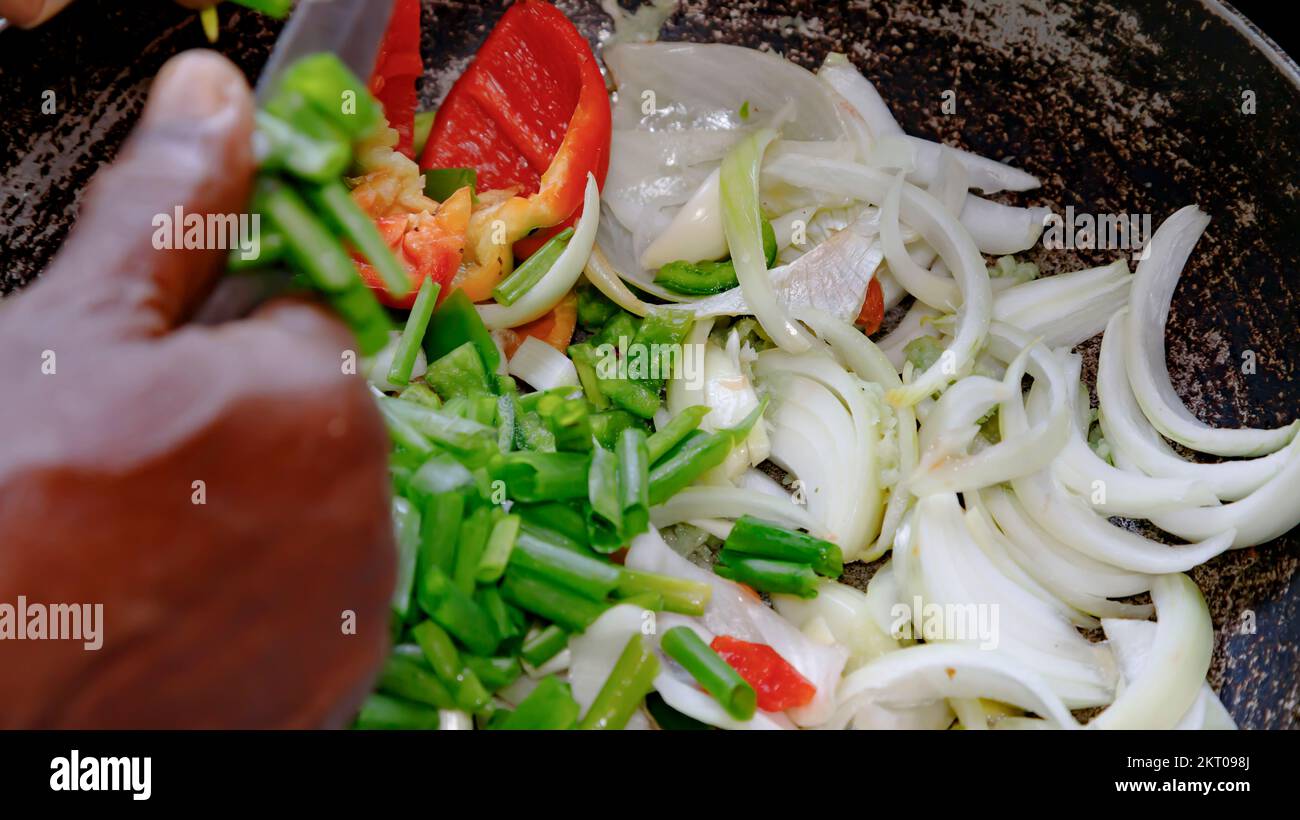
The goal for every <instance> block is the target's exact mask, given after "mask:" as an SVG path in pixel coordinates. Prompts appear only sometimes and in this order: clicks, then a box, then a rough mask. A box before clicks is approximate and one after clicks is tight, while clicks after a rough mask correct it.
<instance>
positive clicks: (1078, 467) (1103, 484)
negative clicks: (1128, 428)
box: [1030, 354, 1218, 540]
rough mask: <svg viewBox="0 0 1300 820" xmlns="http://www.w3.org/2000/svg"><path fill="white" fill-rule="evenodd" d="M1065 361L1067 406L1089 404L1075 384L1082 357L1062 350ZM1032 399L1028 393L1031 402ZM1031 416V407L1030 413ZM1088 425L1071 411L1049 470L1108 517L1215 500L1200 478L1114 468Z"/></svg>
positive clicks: (1138, 514)
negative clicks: (1065, 437)
mask: <svg viewBox="0 0 1300 820" xmlns="http://www.w3.org/2000/svg"><path fill="white" fill-rule="evenodd" d="M1063 361H1064V362H1065V363H1066V365H1067V375H1066V378H1067V381H1068V382H1069V384H1070V386H1071V390H1072V395H1071V396H1070V398H1069V402H1070V404H1071V406H1076V407H1077V406H1080V405H1081V406H1082V407H1087V397H1086V396H1084V395H1083V394H1082V392H1081V390H1080V388H1081V385H1080V383H1079V372H1080V368H1081V367H1082V361H1081V360H1080V358H1079V357H1078V356H1077V355H1074V354H1066V356H1065V357H1064V358H1063ZM1032 399H1033V397H1032V396H1031V403H1032ZM1034 415H1035V413H1034V409H1033V408H1032V406H1031V408H1030V417H1031V418H1033V417H1034ZM1086 423H1087V422H1086V419H1085V418H1082V417H1081V415H1080V413H1079V412H1075V413H1072V414H1070V439H1069V441H1068V442H1067V443H1066V445H1065V447H1064V448H1063V449H1062V450H1061V453H1060V455H1059V456H1057V458H1056V460H1055V461H1054V462H1052V473H1053V475H1055V476H1056V478H1057V479H1059V480H1060V482H1061V484H1062V485H1063V486H1064V487H1065V488H1066V489H1068V490H1070V491H1071V492H1073V493H1074V494H1075V495H1077V496H1079V497H1080V498H1083V499H1086V500H1087V501H1088V503H1089V504H1091V505H1092V507H1093V508H1094V509H1096V510H1097V511H1098V512H1100V513H1104V514H1105V515H1108V516H1110V515H1119V516H1129V517H1134V518H1149V517H1151V516H1152V515H1154V514H1157V513H1163V512H1170V511H1173V510H1180V509H1184V508H1187V507H1196V506H1200V505H1203V504H1217V503H1218V499H1217V498H1216V497H1215V495H1214V491H1213V490H1212V489H1211V488H1210V486H1209V485H1207V484H1205V483H1203V482H1198V481H1186V480H1183V479H1177V478H1151V477H1150V476H1147V475H1143V474H1142V473H1139V472H1134V471H1131V470H1121V469H1117V468H1115V467H1112V466H1111V465H1110V464H1108V463H1107V462H1105V461H1103V460H1102V459H1101V458H1100V457H1098V455H1097V454H1096V453H1094V452H1093V450H1092V448H1091V447H1089V446H1088V441H1087V438H1086V431H1085V429H1084V425H1085V424H1086ZM1189 540H1197V539H1189Z"/></svg>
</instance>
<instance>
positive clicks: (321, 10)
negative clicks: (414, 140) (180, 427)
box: [192, 0, 394, 324]
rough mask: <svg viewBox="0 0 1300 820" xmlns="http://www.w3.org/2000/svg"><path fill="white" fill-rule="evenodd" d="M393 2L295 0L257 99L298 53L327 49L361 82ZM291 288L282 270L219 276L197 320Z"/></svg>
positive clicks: (243, 310) (233, 313)
mask: <svg viewBox="0 0 1300 820" xmlns="http://www.w3.org/2000/svg"><path fill="white" fill-rule="evenodd" d="M393 2H394V0H298V4H297V5H296V6H294V11H293V14H292V16H290V18H289V22H288V23H287V24H286V25H285V27H284V31H283V32H281V34H280V37H279V39H277V40H276V41H275V48H274V49H273V50H272V52H271V58H270V59H269V60H268V61H267V63H266V67H265V68H264V69H262V75H261V77H259V78H258V81H257V101H258V103H259V104H260V103H262V102H264V101H265V100H266V99H267V98H268V97H270V96H271V95H272V94H273V93H275V87H276V85H277V84H278V83H279V80H280V75H282V74H283V73H284V72H285V70H286V69H288V68H289V66H291V65H293V64H294V63H295V62H297V60H298V59H299V58H300V57H305V56H307V55H308V54H316V53H318V52H321V51H328V52H331V53H333V54H335V55H337V56H338V58H339V59H340V60H342V61H343V63H344V64H345V65H347V67H348V68H350V69H352V73H353V74H356V75H357V76H358V77H360V78H362V79H363V80H365V79H368V78H369V77H370V75H371V74H372V73H374V70H375V60H376V59H377V58H378V56H379V46H380V43H382V42H383V39H384V33H385V32H386V31H387V30H388V21H389V18H390V17H392V13H393ZM292 290H294V287H293V284H292V281H291V277H290V276H289V275H288V273H287V272H284V271H265V272H260V273H248V274H240V275H239V276H223V277H221V279H220V280H218V282H217V285H216V287H215V288H213V290H212V293H211V294H209V296H208V298H207V300H206V301H205V302H204V303H203V304H202V305H201V306H200V307H199V309H198V310H197V311H196V312H195V314H194V317H193V319H192V321H194V322H196V323H198V324H219V323H221V322H224V321H229V320H231V319H238V318H240V317H243V316H247V315H248V314H249V313H250V312H252V310H253V309H254V308H255V307H257V306H258V305H260V304H261V303H263V302H265V301H268V300H269V299H272V298H274V297H276V296H279V295H282V294H284V293H288V292H290V291H292Z"/></svg>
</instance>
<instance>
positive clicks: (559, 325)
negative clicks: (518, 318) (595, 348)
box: [502, 293, 578, 359]
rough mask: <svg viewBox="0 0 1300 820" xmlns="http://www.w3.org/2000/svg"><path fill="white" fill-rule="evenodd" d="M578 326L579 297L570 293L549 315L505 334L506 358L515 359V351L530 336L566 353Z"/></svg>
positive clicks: (544, 315) (511, 329)
mask: <svg viewBox="0 0 1300 820" xmlns="http://www.w3.org/2000/svg"><path fill="white" fill-rule="evenodd" d="M577 326H578V295H577V294H576V293H570V294H569V295H568V296H566V297H564V298H563V299H561V300H560V303H559V304H558V305H556V306H555V307H553V308H551V310H550V312H549V313H545V314H543V315H542V316H539V317H538V318H536V319H534V320H533V321H531V322H528V323H527V324H522V325H519V326H518V327H512V328H510V329H509V330H507V331H504V332H503V334H502V335H503V336H504V340H503V345H502V346H503V347H504V348H505V351H506V358H507V359H512V358H514V355H515V351H516V350H518V349H519V346H520V345H521V344H523V343H524V339H526V338H528V337H529V336H532V337H533V338H535V339H537V340H538V341H539V342H546V343H547V344H548V345H550V346H551V347H553V348H555V349H556V350H558V351H560V352H561V353H565V352H566V351H567V350H568V349H569V343H570V342H572V341H573V329H574V328H575V327H577Z"/></svg>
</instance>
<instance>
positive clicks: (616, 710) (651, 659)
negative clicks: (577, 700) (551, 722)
mask: <svg viewBox="0 0 1300 820" xmlns="http://www.w3.org/2000/svg"><path fill="white" fill-rule="evenodd" d="M679 628H680V627H679ZM658 674H659V658H658V657H657V656H656V655H655V653H654V649H652V648H651V646H650V644H649V642H648V641H646V639H645V638H644V637H643V636H642V635H641V633H639V632H638V633H636V634H634V635H633V636H632V637H631V638H630V639H629V640H628V642H627V646H626V647H625V648H624V649H623V654H621V655H619V657H618V660H617V661H616V662H615V663H614V668H613V669H612V670H610V673H609V678H608V679H606V681H605V685H604V686H602V687H601V688H600V692H599V693H598V694H597V695H596V699H595V700H594V701H592V703H591V708H589V709H588V710H587V714H586V715H584V716H583V718H582V721H581V722H580V723H579V724H578V728H579V729H622V728H623V727H624V726H626V725H627V722H628V720H629V719H631V717H632V714H633V713H634V712H636V710H637V708H638V707H639V706H640V705H641V701H642V700H644V699H645V696H646V695H647V694H649V692H650V691H651V690H652V689H653V688H654V679H655V676H656V675H658Z"/></svg>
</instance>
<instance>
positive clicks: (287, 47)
mask: <svg viewBox="0 0 1300 820" xmlns="http://www.w3.org/2000/svg"><path fill="white" fill-rule="evenodd" d="M393 2H394V0H298V3H297V5H295V6H294V10H293V14H292V15H290V17H289V22H288V23H287V24H286V25H285V27H284V31H283V32H281V34H280V37H279V39H277V40H276V41H275V48H274V49H273V50H272V51H271V59H269V60H268V61H267V63H266V68H264V69H262V76H261V77H260V78H258V81H257V101H258V102H259V103H261V102H265V101H266V98H267V97H268V96H269V95H270V94H271V93H272V91H273V90H274V88H275V85H276V83H277V81H278V80H279V77H280V75H281V74H282V73H284V70H285V69H287V68H288V67H289V66H291V65H293V63H294V61H296V60H297V59H298V58H299V57H305V56H307V55H308V54H315V53H317V52H320V51H328V52H331V53H333V54H336V55H337V56H338V57H339V59H340V60H342V61H343V63H344V64H345V65H347V67H348V68H350V69H352V73H354V74H356V75H357V76H358V77H360V78H362V79H363V80H366V79H369V78H370V75H371V73H372V72H373V71H374V70H375V59H376V58H377V57H378V56H379V44H380V43H381V42H383V39H384V32H385V31H386V30H387V29H388V21H389V19H390V18H391V17H392V15H393Z"/></svg>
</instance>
